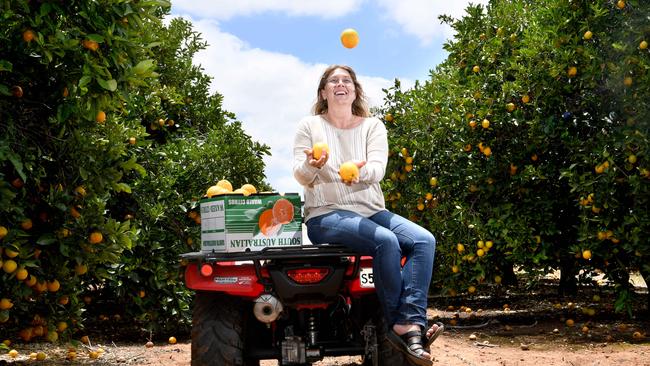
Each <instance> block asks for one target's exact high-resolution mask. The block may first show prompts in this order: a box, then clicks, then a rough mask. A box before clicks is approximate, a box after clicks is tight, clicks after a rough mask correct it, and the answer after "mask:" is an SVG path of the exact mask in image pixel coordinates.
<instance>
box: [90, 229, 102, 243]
mask: <svg viewBox="0 0 650 366" xmlns="http://www.w3.org/2000/svg"><path fill="white" fill-rule="evenodd" d="M102 240H104V235H102V233H101V232H99V231H93V232H92V233H90V237H89V238H88V242H89V243H90V244H99V243H101V242H102Z"/></svg>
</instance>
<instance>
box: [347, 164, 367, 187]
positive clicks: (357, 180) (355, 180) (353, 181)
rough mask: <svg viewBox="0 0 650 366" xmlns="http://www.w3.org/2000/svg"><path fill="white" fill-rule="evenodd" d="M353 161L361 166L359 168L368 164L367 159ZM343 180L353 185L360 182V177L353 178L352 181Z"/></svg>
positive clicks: (348, 184)
mask: <svg viewBox="0 0 650 366" xmlns="http://www.w3.org/2000/svg"><path fill="white" fill-rule="evenodd" d="M352 162H353V163H354V165H356V166H357V168H359V170H361V168H363V166H364V165H366V161H365V160H361V161H359V160H353V161H352ZM341 181H342V182H343V183H345V184H346V185H347V186H351V185H353V184H357V183H359V178H356V179H353V180H351V181H345V180H343V179H341Z"/></svg>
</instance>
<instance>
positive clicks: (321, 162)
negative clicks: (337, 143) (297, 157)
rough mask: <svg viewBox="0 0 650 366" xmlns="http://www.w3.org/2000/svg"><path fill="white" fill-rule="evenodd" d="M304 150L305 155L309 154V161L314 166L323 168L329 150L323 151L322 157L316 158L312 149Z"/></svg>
mask: <svg viewBox="0 0 650 366" xmlns="http://www.w3.org/2000/svg"><path fill="white" fill-rule="evenodd" d="M303 151H304V152H305V155H307V162H308V163H309V165H311V166H313V167H314V168H318V169H320V168H322V167H323V166H324V165H325V164H326V163H327V159H328V158H329V156H328V154H327V151H323V152H322V153H321V156H320V159H314V151H313V150H312V149H305V150H303Z"/></svg>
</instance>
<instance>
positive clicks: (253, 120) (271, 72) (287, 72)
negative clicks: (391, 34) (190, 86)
mask: <svg viewBox="0 0 650 366" xmlns="http://www.w3.org/2000/svg"><path fill="white" fill-rule="evenodd" d="M192 23H193V24H194V28H195V30H196V31H198V32H200V33H201V34H202V36H203V39H204V40H206V41H207V42H208V44H209V45H210V46H209V47H208V49H206V50H204V51H202V52H200V53H199V54H198V55H197V56H196V57H195V60H194V61H195V63H196V64H200V65H201V66H202V67H203V68H204V70H205V72H206V74H208V75H210V76H212V77H213V81H212V85H211V88H212V91H213V92H215V91H217V92H219V93H220V94H222V95H223V97H224V101H223V104H224V108H225V109H226V110H228V111H231V112H233V113H235V114H236V115H237V119H238V120H240V121H242V124H243V126H244V129H245V131H246V133H248V134H249V135H251V136H252V137H253V139H254V140H256V141H259V142H262V143H266V144H268V145H269V146H270V147H271V152H272V154H273V155H272V156H271V157H269V158H266V159H265V163H266V175H267V178H268V181H269V182H270V183H271V185H272V186H273V188H274V189H276V190H277V191H279V192H299V193H302V188H301V187H300V186H299V185H298V183H296V182H295V180H294V178H293V174H292V159H293V156H292V145H293V136H294V133H295V129H296V126H297V123H298V121H299V120H300V119H301V118H302V117H304V116H306V115H308V114H310V112H311V107H312V104H313V103H314V101H315V99H316V88H317V86H318V85H317V83H318V79H319V77H320V75H321V73H322V72H323V70H324V69H325V68H326V67H327V65H325V64H309V63H305V62H303V61H301V60H300V59H298V58H296V57H294V56H292V55H287V54H281V53H274V52H269V51H265V50H261V49H258V48H252V47H250V46H249V45H248V44H246V43H245V42H243V41H242V40H241V39H239V38H237V37H235V36H233V35H232V34H228V33H224V32H222V31H221V30H220V29H219V26H218V23H217V22H215V21H207V20H203V21H193V20H192ZM359 80H360V82H361V83H362V85H363V86H364V91H365V92H366V94H367V96H368V99H369V102H370V103H371V105H374V106H379V105H381V104H382V102H383V97H384V93H383V92H382V88H388V87H390V86H392V84H393V81H392V80H387V79H384V78H379V77H371V76H364V75H359ZM402 82H403V85H408V84H409V83H410V84H412V82H409V81H402Z"/></svg>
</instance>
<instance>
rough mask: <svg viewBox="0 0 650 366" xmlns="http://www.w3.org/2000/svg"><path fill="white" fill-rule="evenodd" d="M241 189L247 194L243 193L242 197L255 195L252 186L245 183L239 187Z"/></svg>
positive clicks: (255, 190) (255, 191) (255, 189)
mask: <svg viewBox="0 0 650 366" xmlns="http://www.w3.org/2000/svg"><path fill="white" fill-rule="evenodd" d="M241 189H243V190H244V191H245V192H248V194H246V193H244V196H248V195H251V194H255V193H257V188H255V186H254V185H252V184H248V183H246V184H244V185H243V186H241Z"/></svg>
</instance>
